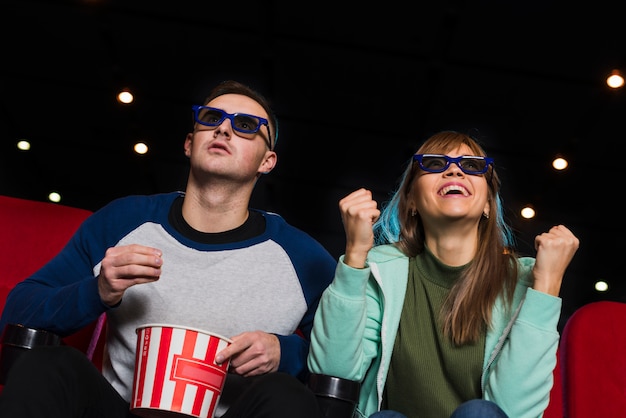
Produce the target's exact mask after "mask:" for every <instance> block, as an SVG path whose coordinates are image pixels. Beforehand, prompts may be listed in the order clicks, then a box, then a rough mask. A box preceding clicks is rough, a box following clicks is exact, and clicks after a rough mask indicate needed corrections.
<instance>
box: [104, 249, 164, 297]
mask: <svg viewBox="0 0 626 418" xmlns="http://www.w3.org/2000/svg"><path fill="white" fill-rule="evenodd" d="M162 265H163V258H162V253H161V251H160V250H158V249H156V248H152V247H146V246H144V245H138V244H131V245H124V246H120V247H112V248H109V249H108V250H107V251H106V253H105V255H104V258H103V259H102V264H101V267H100V275H99V276H98V292H99V293H100V299H101V300H102V302H104V303H105V304H107V305H109V306H114V305H115V304H117V303H118V302H119V301H120V300H122V296H123V295H124V292H125V291H126V289H128V288H129V287H131V286H134V285H136V284H141V283H150V282H154V281H155V280H159V277H160V276H161V266H162Z"/></svg>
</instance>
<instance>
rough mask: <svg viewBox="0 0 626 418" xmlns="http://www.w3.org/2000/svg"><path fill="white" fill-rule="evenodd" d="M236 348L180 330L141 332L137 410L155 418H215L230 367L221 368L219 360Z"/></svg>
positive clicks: (134, 399)
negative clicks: (180, 417)
mask: <svg viewBox="0 0 626 418" xmlns="http://www.w3.org/2000/svg"><path fill="white" fill-rule="evenodd" d="M230 343H231V340H229V339H228V338H225V337H222V336H220V335H217V334H213V333H211V332H206V331H202V330H199V329H193V328H186V327H179V326H176V325H159V324H148V325H142V326H140V327H139V328H137V352H136V355H135V378H134V381H133V393H132V397H131V402H130V409H131V411H132V412H133V413H134V414H136V415H139V416H150V417H160V416H163V417H172V416H173V415H174V414H173V413H180V414H184V415H187V416H193V417H199V418H213V414H214V412H215V407H216V405H217V402H218V401H219V398H220V394H221V393H222V388H223V387H224V381H225V380H226V374H227V373H228V365H229V362H228V361H226V362H224V363H222V364H220V365H217V364H215V362H214V358H215V354H216V353H218V352H219V351H220V350H222V349H224V348H225V347H227V346H228V345H229V344H230ZM159 411H162V413H160V412H159Z"/></svg>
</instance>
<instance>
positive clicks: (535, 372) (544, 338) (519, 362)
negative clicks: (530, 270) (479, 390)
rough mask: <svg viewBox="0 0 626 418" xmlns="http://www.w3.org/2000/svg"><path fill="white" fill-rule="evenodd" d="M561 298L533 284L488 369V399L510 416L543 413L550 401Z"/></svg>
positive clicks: (532, 416) (524, 417)
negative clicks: (494, 361) (537, 288)
mask: <svg viewBox="0 0 626 418" xmlns="http://www.w3.org/2000/svg"><path fill="white" fill-rule="evenodd" d="M560 310H561V299H560V298H558V297H555V296H551V295H548V294H545V293H542V292H538V291H536V290H534V289H532V288H528V289H527V290H526V297H525V300H524V302H523V305H522V307H521V309H520V312H519V315H518V317H517V318H516V320H515V322H514V323H513V326H512V328H511V332H510V334H509V337H508V339H507V340H506V341H505V343H504V344H503V346H502V351H501V353H500V354H499V357H498V359H497V361H496V363H495V364H494V365H493V366H492V370H491V372H490V373H489V377H488V381H487V384H486V385H485V399H488V400H492V401H494V402H495V403H497V404H498V405H499V406H500V407H501V408H502V409H503V410H504V411H505V412H506V413H507V415H508V416H511V417H518V418H535V417H541V416H542V415H543V411H544V410H545V409H546V408H547V406H548V403H549V401H550V390H551V388H552V384H553V370H554V367H555V366H556V351H557V347H558V343H559V333H558V331H557V324H558V320H559V316H560Z"/></svg>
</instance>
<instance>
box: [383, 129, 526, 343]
mask: <svg viewBox="0 0 626 418" xmlns="http://www.w3.org/2000/svg"><path fill="white" fill-rule="evenodd" d="M461 145H467V146H468V147H469V148H470V149H471V150H472V152H473V153H474V155H479V156H486V153H485V151H484V150H483V149H482V147H481V146H480V145H479V144H478V142H477V141H475V140H474V139H473V138H471V137H470V136H469V135H465V134H462V133H459V132H454V131H443V132H439V133H437V134H435V135H433V136H431V137H430V138H429V139H427V140H426V142H424V143H423V144H422V146H421V147H420V148H419V150H418V151H417V154H446V153H447V152H449V151H452V150H454V149H456V148H458V147H459V146H461ZM419 171H420V169H419V166H418V164H413V161H412V159H411V161H410V162H409V164H408V166H407V168H406V170H405V171H404V173H403V175H402V178H401V181H400V184H399V186H398V188H397V190H396V191H395V192H394V194H393V195H392V197H391V199H390V200H389V201H388V202H387V203H386V204H384V205H383V207H382V212H381V215H380V217H379V219H378V221H377V222H376V223H375V224H374V234H375V239H376V244H395V245H396V246H397V247H398V248H399V249H400V250H401V251H402V252H403V253H404V254H406V255H407V256H408V257H414V256H416V255H417V254H420V253H422V252H423V251H424V240H425V236H424V225H423V221H422V219H421V217H420V215H419V214H416V215H415V216H414V215H413V214H412V213H411V210H410V208H409V199H408V198H409V195H410V193H411V192H412V190H413V182H414V180H415V178H416V174H418V173H419ZM484 176H485V179H486V180H487V185H488V188H489V193H488V201H489V207H490V208H491V213H490V214H489V217H488V218H486V217H482V218H481V220H480V222H479V224H478V248H477V251H476V254H475V257H474V259H473V261H472V262H471V263H470V264H469V265H468V267H467V268H466V269H465V270H464V271H463V272H462V274H461V277H460V278H459V280H458V281H457V282H456V283H455V284H454V285H453V287H452V289H451V290H450V293H449V294H448V297H447V299H446V301H445V302H444V305H443V308H442V312H441V315H442V321H443V332H444V334H445V335H446V336H448V337H450V338H451V340H452V341H453V343H454V344H456V345H462V344H466V343H472V342H476V341H477V340H478V338H479V336H480V334H481V333H482V332H484V331H485V330H486V327H488V326H490V324H491V312H492V309H493V305H494V303H495V301H496V298H497V297H498V295H499V294H501V293H504V294H505V301H506V302H507V304H508V306H509V307H510V304H511V301H512V299H513V292H514V291H515V282H516V280H517V263H516V262H515V259H516V258H517V255H516V254H515V251H514V247H515V241H514V235H513V233H512V231H511V229H510V227H509V226H508V225H507V224H506V222H505V220H504V213H503V208H502V202H501V198H500V179H499V178H498V175H497V173H496V170H495V168H494V167H493V164H492V165H491V166H490V167H489V170H488V171H487V172H486V173H485V174H484Z"/></svg>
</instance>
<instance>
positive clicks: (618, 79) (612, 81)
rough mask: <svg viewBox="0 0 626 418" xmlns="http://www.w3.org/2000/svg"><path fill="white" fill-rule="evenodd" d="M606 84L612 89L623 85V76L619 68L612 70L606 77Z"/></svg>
mask: <svg viewBox="0 0 626 418" xmlns="http://www.w3.org/2000/svg"><path fill="white" fill-rule="evenodd" d="M606 85H607V86H609V87H610V88H612V89H619V88H620V87H622V86H623V85H624V76H623V75H622V73H621V72H620V71H619V70H613V71H611V74H609V76H608V77H607V79H606Z"/></svg>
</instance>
